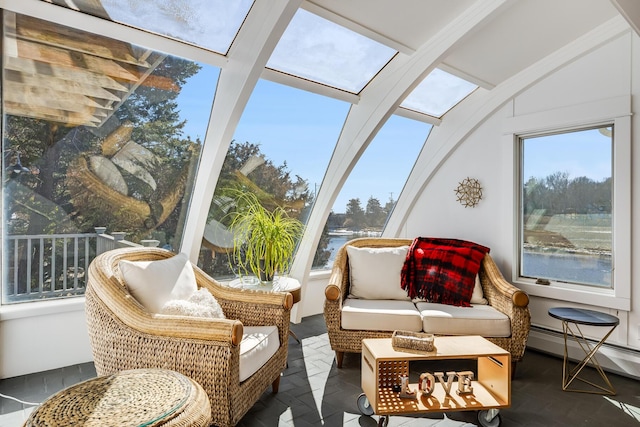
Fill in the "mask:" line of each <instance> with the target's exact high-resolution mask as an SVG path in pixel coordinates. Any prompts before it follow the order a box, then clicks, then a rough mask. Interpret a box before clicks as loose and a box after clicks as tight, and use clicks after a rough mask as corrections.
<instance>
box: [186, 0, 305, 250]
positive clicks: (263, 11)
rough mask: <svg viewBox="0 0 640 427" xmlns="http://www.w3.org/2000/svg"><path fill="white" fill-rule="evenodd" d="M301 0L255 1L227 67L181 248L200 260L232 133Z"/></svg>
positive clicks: (232, 47) (212, 114)
mask: <svg viewBox="0 0 640 427" xmlns="http://www.w3.org/2000/svg"><path fill="white" fill-rule="evenodd" d="M301 2H302V0H256V2H255V3H254V5H253V6H252V7H251V11H250V12H249V14H248V16H247V18H246V22H245V23H244V24H243V25H242V27H241V29H240V32H239V33H238V35H237V37H236V39H235V40H234V42H233V45H232V46H231V50H230V51H229V54H228V63H227V64H226V65H225V66H224V67H223V68H222V71H221V72H220V78H219V80H218V86H217V90H216V96H215V99H214V102H213V107H212V111H211V117H210V119H209V126H208V128H207V135H206V138H205V140H204V144H203V147H202V153H201V154H200V164H199V167H198V172H197V175H196V179H195V185H194V188H193V193H192V195H191V200H190V203H189V215H188V216H187V222H186V224H185V228H184V234H183V237H182V242H181V245H180V248H181V250H182V251H183V252H186V253H187V254H188V255H189V258H190V259H191V261H193V262H196V261H197V259H198V252H199V250H200V245H201V243H202V235H203V233H204V227H205V225H206V221H207V214H208V212H209V205H210V204H211V199H212V197H213V193H214V191H215V187H216V183H217V182H218V177H219V175H220V171H221V169H222V164H223V163H224V158H225V155H226V152H227V150H228V148H229V144H230V143H231V139H232V138H233V133H234V132H235V130H236V126H237V125H238V122H239V120H240V116H241V115H242V111H243V110H244V108H245V106H246V105H247V102H248V100H249V97H250V95H251V92H252V91H253V89H254V87H255V85H256V83H257V82H258V79H259V78H260V74H261V73H262V72H263V70H264V67H265V65H266V63H267V61H268V60H269V57H270V56H271V53H272V52H273V49H275V47H276V45H277V43H278V40H280V37H281V36H282V34H283V33H284V31H285V29H286V28H287V25H288V24H289V22H290V21H291V19H292V18H293V15H294V14H295V13H296V11H297V10H298V7H299V6H300V3H301Z"/></svg>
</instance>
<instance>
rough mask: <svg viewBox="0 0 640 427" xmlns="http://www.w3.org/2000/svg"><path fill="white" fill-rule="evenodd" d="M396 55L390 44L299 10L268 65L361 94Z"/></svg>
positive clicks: (277, 69)
mask: <svg viewBox="0 0 640 427" xmlns="http://www.w3.org/2000/svg"><path fill="white" fill-rule="evenodd" d="M395 54H396V51H395V50H393V49H391V48H389V47H387V46H384V45H382V44H380V43H378V42H375V41H373V40H371V39H369V38H367V37H364V36H362V35H360V34H357V33H355V32H353V31H351V30H348V29H347V28H344V27H342V26H339V25H337V24H334V23H333V22H331V21H328V20H326V19H324V18H321V17H319V16H317V15H314V14H312V13H310V12H307V11H305V10H303V9H299V10H298V11H297V12H296V15H295V16H294V17H293V19H292V20H291V23H290V24H289V27H288V28H287V30H286V31H285V33H284V34H283V36H282V38H281V39H280V41H279V42H278V45H277V46H276V49H275V50H274V52H273V54H272V55H271V58H270V59H269V62H268V63H267V67H268V68H271V69H274V70H276V71H281V72H283V73H287V74H291V75H294V76H297V77H301V78H304V79H307V80H311V81H314V82H318V83H322V84H326V85H329V86H333V87H336V88H338V89H343V90H346V91H349V92H353V93H358V92H360V91H361V90H362V89H363V88H364V87H365V86H366V85H367V83H369V81H370V80H371V79H372V78H373V77H374V76H375V75H376V74H377V73H378V72H379V71H380V70H381V69H382V67H384V66H385V65H386V64H387V62H389V60H390V59H391V58H392V57H393V56H394V55H395Z"/></svg>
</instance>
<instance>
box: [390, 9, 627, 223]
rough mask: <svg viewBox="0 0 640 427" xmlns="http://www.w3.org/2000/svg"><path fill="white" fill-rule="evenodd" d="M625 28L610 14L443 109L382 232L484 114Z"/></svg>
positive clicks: (402, 217) (399, 219)
mask: <svg viewBox="0 0 640 427" xmlns="http://www.w3.org/2000/svg"><path fill="white" fill-rule="evenodd" d="M628 31H629V26H628V25H627V23H626V22H625V21H624V19H623V18H621V17H616V18H613V19H611V20H609V21H607V22H606V23H604V24H602V25H600V26H599V27H597V28H595V29H594V30H592V31H591V32H589V33H588V34H586V35H584V36H583V37H581V38H579V39H577V40H575V41H573V42H571V43H569V44H567V45H566V46H564V47H563V48H561V49H559V50H557V51H555V52H554V53H552V54H550V55H548V56H547V57H545V58H543V59H542V60H540V61H538V62H537V63H535V64H533V65H532V66H530V67H528V68H526V69H525V70H523V71H521V72H520V73H518V74H516V75H515V76H513V77H511V78H509V79H507V80H505V81H504V82H502V83H500V84H499V85H497V86H496V87H495V89H493V90H491V91H475V92H473V93H472V94H471V95H469V96H468V97H467V98H466V99H465V100H464V101H462V102H460V103H459V104H458V105H457V106H456V107H454V108H453V109H451V110H450V111H449V112H448V113H447V120H445V121H443V123H442V125H441V126H439V127H438V128H434V129H433V130H432V131H431V134H430V135H429V139H428V140H427V144H426V145H425V147H424V148H423V149H422V151H421V152H420V155H419V156H418V160H417V162H416V164H417V165H419V167H418V168H413V170H412V171H411V174H410V175H409V179H408V180H407V183H406V184H405V187H404V189H403V191H402V193H401V194H400V196H399V197H398V200H397V202H396V206H395V208H394V210H393V214H392V215H391V217H390V218H389V221H388V222H387V225H386V227H385V230H384V235H385V236H397V235H400V234H401V232H402V229H403V227H404V224H405V222H406V221H407V218H408V216H409V214H410V212H411V209H412V208H413V206H414V205H415V203H416V202H417V200H418V199H419V198H420V196H421V195H422V193H423V191H424V189H425V188H426V187H427V186H428V185H429V182H430V181H431V179H432V178H433V177H434V176H435V174H436V173H437V171H438V169H439V168H440V167H441V166H442V165H443V164H444V163H445V162H446V159H447V158H449V156H451V154H452V153H453V152H454V151H455V149H456V148H457V147H458V146H459V145H460V144H462V142H463V141H464V140H465V139H466V138H467V137H468V136H469V135H470V134H471V133H472V132H473V131H474V130H475V129H476V128H477V127H478V126H480V124H481V123H482V122H483V121H485V120H486V119H487V117H489V116H490V115H491V114H493V113H495V112H496V111H497V110H498V109H499V108H501V107H502V106H503V105H504V104H505V103H506V102H508V101H509V100H511V99H513V97H515V96H517V95H518V94H520V93H522V92H523V91H524V90H526V89H528V88H529V87H531V86H532V85H533V84H535V83H536V82H538V81H540V80H542V79H543V78H545V77H547V76H548V75H550V74H552V73H553V72H555V71H556V70H558V69H559V68H561V67H563V66H564V65H566V64H568V63H571V62H573V61H575V60H576V59H577V58H579V57H581V56H584V55H586V54H587V53H589V52H592V51H593V50H595V49H597V48H598V47H600V46H602V45H603V44H605V43H607V42H609V41H611V40H613V39H615V38H616V37H619V36H621V35H622V34H624V33H625V32H628Z"/></svg>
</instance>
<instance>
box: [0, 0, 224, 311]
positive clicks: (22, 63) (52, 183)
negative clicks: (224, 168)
mask: <svg viewBox="0 0 640 427" xmlns="http://www.w3.org/2000/svg"><path fill="white" fill-rule="evenodd" d="M3 24H4V39H3V65H4V73H3V81H2V88H3V90H2V97H3V99H2V101H3V106H4V108H3V114H4V117H3V119H4V123H5V126H4V128H3V131H4V134H3V135H2V153H3V171H2V175H3V176H2V178H3V179H2V197H3V201H4V204H3V211H2V215H3V218H2V219H3V224H4V225H5V226H4V227H3V228H2V232H3V235H2V242H3V245H4V246H3V251H2V255H3V259H2V272H3V275H2V284H3V287H2V289H3V293H2V302H3V303H11V302H21V301H29V300H34V299H44V298H60V297H67V296H74V295H80V294H82V293H83V292H84V289H85V284H86V282H85V280H86V270H87V267H88V265H89V263H90V262H91V260H92V259H93V257H95V255H96V254H98V253H101V252H103V251H105V250H108V249H113V248H114V247H119V246H123V245H132V244H141V243H143V242H144V241H148V243H149V244H156V245H159V246H163V247H167V248H172V247H177V245H176V242H179V241H180V239H181V234H182V228H181V227H182V224H184V217H185V216H186V210H187V204H188V203H187V201H188V195H189V193H190V191H191V187H192V185H193V177H194V175H195V173H194V171H195V169H196V168H197V165H198V161H199V158H200V151H201V141H200V139H199V138H200V137H203V136H204V135H205V132H206V129H207V124H208V119H209V114H205V115H204V116H202V115H199V114H196V113H195V112H196V111H195V110H205V111H207V112H210V111H211V105H212V104H213V96H214V91H215V86H216V81H217V76H218V70H217V69H216V68H214V67H210V66H207V65H201V64H198V63H194V62H191V61H188V60H185V59H183V58H179V57H175V56H170V55H167V54H165V53H162V52H156V51H153V50H150V49H147V48H144V47H142V46H137V45H132V44H130V43H124V42H121V41H118V40H113V39H110V38H108V37H104V36H100V35H97V34H89V33H86V32H84V31H80V30H76V29H72V28H69V27H64V26H60V25H57V24H54V23H51V22H48V21H43V20H39V19H35V18H31V17H27V16H23V15H19V14H14V13H11V12H7V11H5V13H4V23H3ZM200 73H205V74H206V75H207V79H206V84H202V82H201V81H199V82H198V84H197V86H198V87H197V88H195V89H194V88H193V87H190V86H191V81H192V79H194V78H196V76H199V75H200ZM96 227H100V228H99V229H98V230H100V231H99V232H97V231H96ZM105 231H106V234H104V233H105ZM115 232H122V233H123V234H125V235H126V237H125V239H124V240H122V241H116V240H115V239H114V238H113V237H112V235H115Z"/></svg>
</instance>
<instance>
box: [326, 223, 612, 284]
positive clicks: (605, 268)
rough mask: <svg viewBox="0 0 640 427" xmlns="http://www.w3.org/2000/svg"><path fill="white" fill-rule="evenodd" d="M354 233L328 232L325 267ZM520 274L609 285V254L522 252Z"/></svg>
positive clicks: (329, 265)
mask: <svg viewBox="0 0 640 427" xmlns="http://www.w3.org/2000/svg"><path fill="white" fill-rule="evenodd" d="M356 237H358V236H356V235H351V236H331V237H330V239H329V245H328V246H327V250H329V251H331V256H330V257H329V260H328V261H327V264H326V265H325V268H331V267H332V266H333V262H334V260H335V258H336V255H337V254H338V249H340V247H341V246H342V245H344V244H345V243H347V242H348V241H349V240H352V239H354V238H356ZM503 274H505V272H503ZM523 276H526V277H535V278H544V279H549V280H559V281H564V282H575V283H585V284H590V285H595V286H602V287H610V286H611V257H608V256H597V255H575V254H561V253H554V254H543V253H538V252H525V254H524V263H523Z"/></svg>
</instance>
